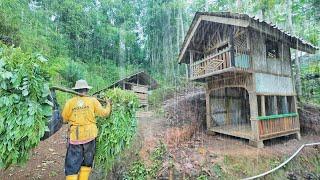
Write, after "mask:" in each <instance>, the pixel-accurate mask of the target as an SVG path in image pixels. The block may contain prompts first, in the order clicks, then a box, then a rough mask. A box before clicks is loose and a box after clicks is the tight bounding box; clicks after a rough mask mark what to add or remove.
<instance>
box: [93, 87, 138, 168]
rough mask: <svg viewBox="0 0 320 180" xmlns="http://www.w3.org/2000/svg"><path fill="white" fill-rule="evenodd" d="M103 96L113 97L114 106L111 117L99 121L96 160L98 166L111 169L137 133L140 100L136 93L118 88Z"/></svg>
mask: <svg viewBox="0 0 320 180" xmlns="http://www.w3.org/2000/svg"><path fill="white" fill-rule="evenodd" d="M102 96H104V97H107V98H109V99H111V100H112V102H113V106H112V113H111V116H110V117H108V118H107V119H106V118H99V119H98V121H97V126H98V129H99V134H98V138H97V150H96V157H95V161H96V163H97V165H98V166H100V167H102V168H103V169H105V170H109V169H110V168H111V167H112V164H113V162H114V160H115V158H116V157H117V156H119V155H120V154H121V152H123V150H124V149H125V148H126V147H128V145H129V144H130V142H131V141H132V138H133V137H134V135H135V133H136V126H137V121H136V111H137V109H138V107H139V101H138V98H137V96H136V95H135V94H134V93H132V92H128V91H124V90H121V89H118V88H116V89H113V90H108V91H106V92H105V93H104V94H102Z"/></svg>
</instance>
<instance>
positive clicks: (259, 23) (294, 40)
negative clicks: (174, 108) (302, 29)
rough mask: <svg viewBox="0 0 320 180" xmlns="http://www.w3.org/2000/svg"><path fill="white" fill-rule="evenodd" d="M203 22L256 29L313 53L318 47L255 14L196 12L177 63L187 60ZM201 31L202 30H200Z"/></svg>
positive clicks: (293, 46)
mask: <svg viewBox="0 0 320 180" xmlns="http://www.w3.org/2000/svg"><path fill="white" fill-rule="evenodd" d="M203 22H211V23H219V24H225V25H231V26H238V27H244V28H249V27H250V28H252V29H254V30H256V31H259V32H262V33H265V34H268V35H270V36H275V37H277V38H278V39H279V40H283V41H285V42H287V43H288V44H289V46H290V47H291V48H295V49H298V50H301V51H305V52H308V53H312V54H314V53H315V51H316V50H317V49H318V47H316V46H314V45H312V44H311V43H309V42H307V41H305V40H303V39H301V38H299V37H297V36H295V35H293V34H290V33H289V32H287V31H285V30H283V29H281V28H279V27H277V26H276V25H275V24H273V23H271V22H267V21H264V20H261V19H259V18H257V17H255V16H253V17H251V16H249V15H247V14H239V13H231V12H197V13H196V14H195V16H194V18H193V21H192V23H191V25H190V28H189V30H188V32H187V34H186V37H185V39H184V42H183V44H182V47H181V49H180V54H179V63H183V62H186V61H188V60H187V58H188V53H186V52H187V49H188V48H189V44H190V41H191V39H192V38H193V36H194V35H195V34H196V33H197V31H200V29H201V28H200V26H201V27H202V26H206V25H208V24H206V23H203ZM202 33H203V32H202Z"/></svg>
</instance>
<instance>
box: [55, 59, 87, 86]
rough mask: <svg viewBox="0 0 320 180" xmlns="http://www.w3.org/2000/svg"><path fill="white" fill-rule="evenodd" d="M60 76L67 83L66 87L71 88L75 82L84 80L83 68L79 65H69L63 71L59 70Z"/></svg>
mask: <svg viewBox="0 0 320 180" xmlns="http://www.w3.org/2000/svg"><path fill="white" fill-rule="evenodd" d="M60 74H61V76H62V77H63V78H64V80H65V81H66V82H67V86H68V87H72V86H73V85H74V84H75V82H76V81H77V80H79V79H83V78H84V68H83V66H81V65H79V64H76V63H69V64H68V65H67V66H66V67H65V68H64V69H62V70H60Z"/></svg>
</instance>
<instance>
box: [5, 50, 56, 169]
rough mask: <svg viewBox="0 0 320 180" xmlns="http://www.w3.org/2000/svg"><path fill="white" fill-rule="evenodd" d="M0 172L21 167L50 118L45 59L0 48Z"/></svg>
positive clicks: (47, 75) (42, 133)
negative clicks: (8, 168)
mask: <svg viewBox="0 0 320 180" xmlns="http://www.w3.org/2000/svg"><path fill="white" fill-rule="evenodd" d="M0 74H1V75H0V168H3V167H5V168H6V167H8V166H10V165H11V164H20V163H24V162H26V161H27V160H28V158H29V151H30V150H31V149H32V148H34V147H36V146H37V145H38V143H39V141H40V138H41V137H42V136H43V135H44V132H45V130H46V121H47V118H46V116H49V115H51V114H52V112H51V106H50V105H49V102H48V100H47V96H48V95H49V92H50V91H49V83H48V82H49V74H48V71H47V67H46V59H45V58H43V57H42V56H40V55H34V54H31V53H25V52H22V51H21V49H19V48H11V47H6V46H4V45H1V44H0Z"/></svg>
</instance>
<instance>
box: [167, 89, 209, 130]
mask: <svg viewBox="0 0 320 180" xmlns="http://www.w3.org/2000/svg"><path fill="white" fill-rule="evenodd" d="M205 105H206V102H205V92H204V90H203V89H202V88H191V89H187V90H184V91H182V92H180V93H177V94H175V96H174V97H173V98H171V99H168V100H166V101H165V102H164V106H163V107H164V111H165V118H167V123H168V124H169V125H170V126H174V127H181V126H184V125H191V124H198V125H201V124H203V123H204V120H205V114H206V108H205V107H206V106H205Z"/></svg>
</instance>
